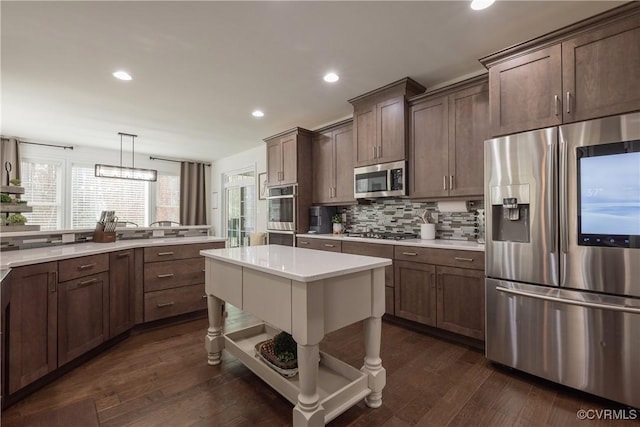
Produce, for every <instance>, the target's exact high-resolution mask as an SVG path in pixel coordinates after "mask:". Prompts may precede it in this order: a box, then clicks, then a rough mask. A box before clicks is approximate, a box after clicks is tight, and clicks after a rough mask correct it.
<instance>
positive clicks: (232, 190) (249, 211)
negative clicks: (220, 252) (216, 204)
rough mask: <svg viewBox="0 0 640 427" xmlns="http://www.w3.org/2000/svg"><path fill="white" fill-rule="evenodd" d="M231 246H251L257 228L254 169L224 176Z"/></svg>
mask: <svg viewBox="0 0 640 427" xmlns="http://www.w3.org/2000/svg"><path fill="white" fill-rule="evenodd" d="M224 183H225V184H224V186H225V199H226V205H227V206H226V215H227V237H228V239H229V240H228V242H229V243H228V244H229V247H231V248H233V247H237V246H249V234H250V233H251V232H253V231H255V229H256V179H255V172H254V171H253V170H250V171H244V172H240V173H235V174H228V175H225V177H224Z"/></svg>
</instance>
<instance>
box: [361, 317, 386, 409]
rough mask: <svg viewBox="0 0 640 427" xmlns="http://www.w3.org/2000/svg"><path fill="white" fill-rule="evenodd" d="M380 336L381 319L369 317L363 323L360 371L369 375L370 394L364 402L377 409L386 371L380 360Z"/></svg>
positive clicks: (380, 400) (380, 403)
mask: <svg viewBox="0 0 640 427" xmlns="http://www.w3.org/2000/svg"><path fill="white" fill-rule="evenodd" d="M381 334H382V319H381V318H380V317H370V318H368V319H366V320H365V321H364V339H365V341H364V345H365V358H364V366H363V367H362V368H361V369H360V370H361V371H362V372H366V373H367V374H368V375H369V388H370V389H371V394H369V396H367V397H365V399H364V402H365V403H366V404H367V406H368V407H370V408H379V407H380V406H381V405H382V389H383V388H384V386H385V384H386V383H387V371H386V370H385V369H384V368H383V367H382V359H381V358H380V338H381Z"/></svg>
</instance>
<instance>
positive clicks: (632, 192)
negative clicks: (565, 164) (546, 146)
mask: <svg viewBox="0 0 640 427" xmlns="http://www.w3.org/2000/svg"><path fill="white" fill-rule="evenodd" d="M577 151H578V152H577V155H578V233H579V236H578V244H579V245H583V246H613V247H624V248H639V247H640V141H631V142H624V143H622V142H621V143H615V144H603V145H596V146H588V147H578V148H577Z"/></svg>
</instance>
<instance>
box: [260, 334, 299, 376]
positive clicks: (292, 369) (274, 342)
mask: <svg viewBox="0 0 640 427" xmlns="http://www.w3.org/2000/svg"><path fill="white" fill-rule="evenodd" d="M255 349H256V353H257V354H258V355H259V356H260V357H261V358H262V360H264V361H265V362H266V363H267V364H268V365H269V366H271V368H273V370H275V371H276V372H278V373H279V374H280V375H282V376H283V377H287V378H290V377H293V376H295V375H296V374H297V373H298V344H297V343H296V341H295V340H294V339H293V337H292V336H291V334H288V333H287V332H280V333H279V334H277V335H276V336H274V337H273V338H272V339H268V340H266V341H262V342H259V343H258V344H256V346H255Z"/></svg>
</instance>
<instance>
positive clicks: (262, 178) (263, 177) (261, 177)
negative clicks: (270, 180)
mask: <svg viewBox="0 0 640 427" xmlns="http://www.w3.org/2000/svg"><path fill="white" fill-rule="evenodd" d="M266 199H267V173H266V172H262V173H259V174H258V200H266Z"/></svg>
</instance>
